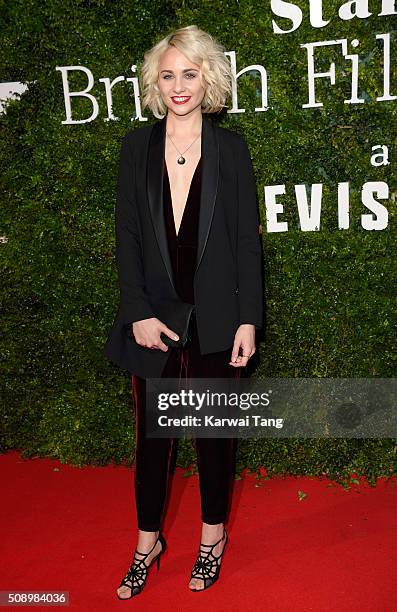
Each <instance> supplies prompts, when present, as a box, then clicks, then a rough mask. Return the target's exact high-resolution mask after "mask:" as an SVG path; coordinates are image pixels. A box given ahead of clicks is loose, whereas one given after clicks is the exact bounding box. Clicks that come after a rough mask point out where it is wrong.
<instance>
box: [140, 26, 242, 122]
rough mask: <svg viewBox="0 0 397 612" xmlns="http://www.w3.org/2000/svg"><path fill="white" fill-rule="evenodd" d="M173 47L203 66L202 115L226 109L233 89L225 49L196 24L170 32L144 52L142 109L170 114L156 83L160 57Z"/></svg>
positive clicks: (201, 76) (141, 78)
mask: <svg viewBox="0 0 397 612" xmlns="http://www.w3.org/2000/svg"><path fill="white" fill-rule="evenodd" d="M170 47H176V48H177V49H179V51H180V52H181V53H183V55H184V56H185V57H187V58H188V59H189V60H190V61H191V62H192V63H193V64H197V66H199V67H200V73H199V75H200V80H201V84H202V86H203V88H204V92H205V93H204V98H203V100H202V102H201V109H202V112H203V113H216V112H218V111H220V110H221V109H222V108H225V107H226V105H225V101H226V98H227V97H228V95H229V94H230V93H231V89H232V75H231V68H230V63H229V61H228V60H227V58H226V56H225V55H224V51H225V48H224V47H223V46H222V45H221V44H220V43H219V42H218V41H217V40H215V39H214V38H213V37H212V36H211V35H210V34H208V33H207V32H204V31H203V30H200V29H199V28H198V27H197V26H195V25H191V26H186V27H185V28H179V29H178V30H175V31H173V32H171V34H168V35H167V36H166V37H165V38H163V39H162V40H160V42H158V43H157V44H156V45H155V46H154V47H152V48H151V49H150V50H149V51H147V52H146V53H145V55H144V62H143V64H142V68H141V70H140V74H139V80H140V87H141V92H142V95H141V100H142V107H143V108H145V107H146V106H148V107H149V108H150V110H151V111H152V113H153V114H154V115H155V116H157V117H160V116H164V115H165V114H166V112H167V107H166V105H165V104H164V102H163V99H162V97H161V94H160V90H159V87H158V85H157V81H158V78H159V63H160V59H161V56H162V54H163V53H164V52H165V51H166V50H167V49H169V48H170Z"/></svg>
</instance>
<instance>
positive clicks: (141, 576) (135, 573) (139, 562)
mask: <svg viewBox="0 0 397 612" xmlns="http://www.w3.org/2000/svg"><path fill="white" fill-rule="evenodd" d="M159 540H160V542H161V551H160V552H159V553H158V555H156V556H155V557H153V559H152V560H151V562H150V565H146V563H145V559H146V558H147V557H148V555H150V553H151V552H152V551H153V550H154V548H155V546H156V544H157V542H158V541H159ZM166 548H167V544H166V541H165V539H164V536H163V534H162V533H161V532H159V535H158V538H157V540H156V541H155V543H154V544H153V546H152V548H151V549H150V550H149V552H147V553H141V552H139V550H137V549H136V550H135V553H134V559H133V561H132V564H131V566H130V569H129V570H128V572H127V573H126V575H125V576H124V578H123V580H122V581H121V583H120V585H119V587H118V588H120V587H122V586H126V587H128V588H129V589H130V590H131V595H130V596H129V597H120V595H119V594H118V593H116V594H117V597H118V598H119V599H131V597H134V596H135V595H139V593H141V591H142V590H143V588H144V586H145V584H146V578H147V576H148V572H149V568H150V567H151V566H152V565H153V563H154V561H157V570H159V569H160V558H161V555H162V554H163V553H164V551H165V550H166ZM137 555H142V558H141V559H139V557H138V556H137ZM134 580H135V581H136V582H137V583H138V584H134Z"/></svg>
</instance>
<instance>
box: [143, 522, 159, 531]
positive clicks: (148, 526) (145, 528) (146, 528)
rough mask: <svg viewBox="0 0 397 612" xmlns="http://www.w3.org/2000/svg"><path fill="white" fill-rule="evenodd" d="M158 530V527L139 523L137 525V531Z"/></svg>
mask: <svg viewBox="0 0 397 612" xmlns="http://www.w3.org/2000/svg"><path fill="white" fill-rule="evenodd" d="M160 528H161V526H160V525H146V524H145V525H142V524H141V523H138V529H140V530H141V531H160Z"/></svg>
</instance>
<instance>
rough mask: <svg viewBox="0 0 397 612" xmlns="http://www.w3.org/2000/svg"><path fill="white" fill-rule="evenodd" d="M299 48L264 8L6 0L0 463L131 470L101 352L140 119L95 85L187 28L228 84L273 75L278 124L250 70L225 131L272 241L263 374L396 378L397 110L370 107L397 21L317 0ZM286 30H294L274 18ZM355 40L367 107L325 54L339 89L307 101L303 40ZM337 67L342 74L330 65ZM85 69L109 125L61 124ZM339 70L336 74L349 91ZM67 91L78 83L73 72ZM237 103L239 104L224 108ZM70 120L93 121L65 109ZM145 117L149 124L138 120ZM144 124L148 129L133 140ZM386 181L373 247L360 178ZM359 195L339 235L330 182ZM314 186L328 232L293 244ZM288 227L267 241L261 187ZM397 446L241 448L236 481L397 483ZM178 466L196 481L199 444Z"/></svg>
mask: <svg viewBox="0 0 397 612" xmlns="http://www.w3.org/2000/svg"><path fill="white" fill-rule="evenodd" d="M295 4H297V5H299V6H300V7H301V8H302V10H303V13H304V20H303V23H302V25H301V26H300V27H299V29H298V30H296V31H295V32H293V33H290V34H284V35H276V34H274V33H273V31H272V19H273V18H274V16H273V15H272V13H271V10H270V2H262V3H258V2H254V1H252V0H242V1H240V2H237V1H235V2H222V1H220V2H215V1H212V0H201V1H187V2H182V3H181V2H165V1H161V0H154V1H153V0H150V2H149V1H146V0H140V1H139V2H127V1H126V0H121V1H119V0H118V1H117V2H113V1H108V0H93V1H90V2H89V1H85V2H83V1H81V0H74V1H73V2H71V1H70V0H62V1H60V0H47V2H44V3H43V2H38V1H37V0H24V1H22V0H15V1H14V2H12V3H7V4H3V7H2V11H1V17H0V20H1V21H0V25H1V31H2V34H3V41H4V42H3V45H2V48H1V50H0V54H1V67H2V71H1V73H2V80H3V81H22V82H29V83H30V85H29V89H28V91H27V92H25V93H24V94H23V95H22V96H21V97H20V99H19V100H17V101H12V102H10V103H9V104H8V106H7V113H6V114H5V115H3V116H2V117H1V149H0V156H1V157H0V159H1V170H2V172H1V176H2V179H1V180H2V188H3V189H2V193H3V195H2V215H1V223H2V229H1V234H2V235H5V236H6V237H7V238H8V241H7V242H4V243H3V244H1V245H0V246H1V262H2V278H3V283H2V284H3V291H2V298H3V299H2V301H3V329H4V333H3V335H2V343H1V357H2V362H3V373H2V377H1V392H2V398H3V408H2V412H3V414H2V435H1V449H2V451H3V452H4V451H6V450H7V449H10V448H19V449H21V450H22V451H23V454H24V456H26V457H30V456H33V455H48V456H54V457H59V458H60V459H61V460H62V461H71V462H73V463H74V464H76V465H84V464H86V463H96V464H106V463H109V462H111V461H114V462H116V463H120V462H127V464H130V463H131V461H133V458H134V413H133V406H132V402H131V393H130V392H131V388H130V380H129V378H128V376H127V375H126V374H125V373H123V372H122V371H120V370H118V368H116V367H115V366H113V365H112V364H110V363H108V362H107V361H106V360H105V358H104V357H103V355H102V348H103V344H104V342H105V339H106V334H107V331H108V329H109V327H110V325H111V323H112V321H113V317H114V315H115V310H116V308H117V301H118V289H117V279H116V268H115V261H114V216H113V215H114V205H115V191H116V174H117V164H118V155H119V146H120V139H121V137H122V136H123V135H124V134H125V133H126V132H127V131H128V130H129V129H131V127H132V125H133V124H132V123H131V117H133V116H134V113H135V108H134V102H133V98H132V95H131V92H132V89H131V86H130V85H129V84H121V85H120V86H117V87H116V88H115V89H114V90H113V93H114V102H113V112H114V114H115V115H116V116H117V117H118V120H117V121H105V120H104V118H105V117H106V107H105V96H104V88H103V85H102V84H101V83H100V82H99V81H98V79H99V78H102V77H105V76H107V77H109V78H110V79H113V78H115V77H117V76H119V75H125V76H128V77H131V76H134V75H133V74H132V73H131V65H133V64H136V65H137V66H138V70H139V66H140V65H141V63H142V59H143V53H144V51H145V50H146V49H148V48H149V47H150V46H152V45H153V44H154V42H155V41H157V40H158V39H159V38H161V37H162V36H164V35H165V34H167V33H168V32H169V31H170V30H171V29H174V28H176V27H180V26H185V25H189V24H193V23H194V24H196V25H198V26H199V27H201V28H203V29H204V30H207V31H208V32H210V33H211V34H213V35H214V36H216V37H217V38H218V39H219V40H220V41H221V42H222V43H223V44H224V46H225V48H226V49H227V50H228V51H235V52H236V58H237V68H238V70H240V69H241V68H243V67H245V66H248V65H251V64H256V63H258V64H262V65H263V66H265V67H266V69H267V71H268V75H269V110H268V111H266V112H262V113H260V112H255V111H254V109H255V107H256V106H259V105H260V97H259V96H260V92H259V81H258V77H257V75H256V73H251V74H246V75H243V76H242V77H241V78H239V81H238V95H239V98H238V99H239V107H240V108H244V109H246V110H245V113H237V114H229V115H224V116H223V117H222V120H221V124H222V125H223V126H225V127H228V128H230V129H233V130H236V131H238V132H240V133H242V134H244V136H245V137H246V139H247V141H248V143H249V148H250V152H251V155H252V159H253V163H254V168H255V173H256V178H257V186H258V194H259V198H260V206H261V219H262V226H263V228H264V231H263V234H262V238H263V246H264V254H265V258H264V274H265V282H266V329H265V333H264V334H262V336H261V337H260V338H259V341H260V344H259V351H258V356H260V361H256V362H254V365H253V371H251V373H252V374H253V375H254V376H257V377H394V376H395V374H396V367H397V350H396V330H397V325H396V323H397V306H396V304H397V302H396V297H397V290H396V247H397V240H396V232H395V223H396V206H395V195H396V191H397V189H396V173H395V156H396V154H397V152H396V138H395V126H396V103H395V102H393V101H390V102H383V103H382V102H376V101H375V98H376V96H379V95H381V91H382V57H383V46H382V44H381V42H380V41H379V40H378V41H377V40H376V38H375V35H376V34H377V33H387V32H390V33H391V49H392V51H391V54H392V58H391V63H392V73H391V84H392V85H391V87H392V90H393V91H392V93H396V91H397V79H396V65H397V64H396V55H397V51H396V49H397V41H396V30H395V19H393V17H378V16H377V12H378V10H379V2H375V1H374V2H372V3H371V2H370V10H372V11H373V13H374V14H373V15H372V16H371V17H369V18H368V19H354V20H351V21H341V20H340V19H338V18H337V9H338V7H339V6H340V4H341V2H338V1H335V0H325V1H324V2H323V5H324V15H325V16H326V18H331V17H332V20H331V23H330V24H329V25H327V26H326V27H324V28H321V29H319V28H316V29H315V28H313V27H312V26H311V25H310V23H309V19H308V2H306V1H302V0H301V1H298V0H296V1H295ZM277 23H278V25H279V26H280V27H284V28H287V27H290V22H288V21H287V20H282V19H280V18H277ZM339 38H347V39H348V40H349V41H351V40H352V39H353V38H357V39H358V40H359V41H360V45H359V47H358V49H357V50H356V51H353V50H352V51H351V52H357V53H358V52H359V53H360V71H361V74H360V88H359V94H360V95H361V96H362V97H364V98H365V104H356V105H349V104H344V100H345V99H347V98H349V97H350V81H349V75H350V73H351V70H350V68H349V62H347V61H345V62H343V61H342V59H341V56H340V54H339V56H338V54H337V53H336V52H335V50H331V49H325V50H322V52H321V54H319V60H318V63H317V65H316V66H317V70H320V69H324V70H328V69H329V63H330V61H335V63H336V69H337V71H338V79H337V84H336V85H334V86H332V87H331V86H330V85H329V82H327V81H325V80H323V82H321V83H318V84H317V85H316V89H317V98H318V99H319V100H321V101H323V102H324V106H323V107H322V108H313V109H302V104H304V103H306V102H307V97H308V93H307V73H306V72H307V67H306V51H305V50H304V49H302V48H301V47H300V44H302V43H307V42H312V41H319V40H333V39H339ZM338 57H339V59H338ZM65 65H84V66H86V67H87V68H89V69H90V70H91V71H92V73H93V74H94V78H95V85H94V89H93V92H92V93H94V95H95V96H96V98H97V100H98V102H99V106H100V112H99V115H98V117H97V119H96V120H95V121H92V122H91V123H86V124H81V125H63V124H62V121H64V120H65V109H64V101H63V90H62V81H61V74H60V72H59V71H57V70H56V66H65ZM341 70H344V71H345V76H344V77H341V76H340V75H341ZM71 85H72V87H73V89H79V88H80V86H81V87H85V78H82V76H81V75H74V77H73V78H72V79H71ZM230 104H231V103H230ZM72 109H73V117H74V118H83V117H86V116H89V114H90V113H91V106H90V104H89V103H88V102H87V101H85V100H73V101H72ZM144 114H145V117H148V119H149V121H150V122H152V121H153V120H154V118H153V117H152V116H151V115H150V113H148V111H146V112H145V113H144ZM139 125H141V124H139V122H138V123H137V127H139ZM375 144H385V145H388V146H389V148H390V156H391V158H390V162H391V163H390V164H389V165H386V166H383V167H379V168H374V167H372V166H371V164H370V161H369V160H370V156H371V146H373V145H375ZM370 180H382V181H385V182H386V183H387V184H388V185H389V189H390V194H391V197H390V200H389V202H387V203H386V206H387V208H388V211H389V224H388V227H387V228H386V229H384V230H382V231H372V232H371V231H365V230H363V229H362V228H361V227H360V225H359V219H360V215H361V214H362V213H365V212H368V211H367V210H366V209H364V207H363V206H362V204H361V201H360V193H361V188H362V185H363V184H364V183H365V182H366V181H370ZM342 181H349V182H350V193H351V215H352V216H351V219H352V222H351V226H350V229H348V230H343V231H342V230H339V229H338V228H337V201H336V194H337V183H338V182H342ZM319 182H320V183H323V191H324V194H323V195H324V197H323V205H322V209H323V214H322V224H321V228H320V230H319V231H318V232H302V231H300V229H299V223H298V217H297V206H296V202H295V197H294V185H297V184H307V185H310V184H312V183H319ZM284 183H285V185H286V195H285V196H284V197H283V203H284V206H285V213H284V215H283V216H282V217H283V219H282V220H286V221H288V223H289V228H290V229H289V231H288V232H284V233H268V232H267V231H266V217H265V205H264V195H263V190H264V186H265V185H273V184H284ZM395 451H396V440H393V439H368V440H354V439H323V440H311V439H305V440H304V439H302V440H299V439H280V440H262V441H258V440H255V441H254V440H244V441H243V440H241V441H240V444H239V449H238V455H237V461H238V462H237V470H238V472H240V470H241V468H243V467H244V466H247V467H248V468H249V469H251V470H255V471H257V470H258V469H259V468H260V467H261V466H265V467H266V469H267V472H268V474H269V475H271V474H276V473H290V474H312V475H316V474H327V475H329V476H331V477H333V478H336V479H337V480H339V481H342V482H344V483H348V482H349V479H350V478H351V474H352V473H354V474H355V475H365V476H366V477H367V478H368V480H369V482H370V483H373V482H375V479H376V477H377V476H379V475H391V474H393V473H395V467H396V452H395ZM178 464H179V465H181V466H184V467H187V466H189V465H193V466H194V465H195V455H194V450H193V447H192V445H191V444H190V443H189V441H185V442H183V443H182V442H181V443H180V444H179V451H178Z"/></svg>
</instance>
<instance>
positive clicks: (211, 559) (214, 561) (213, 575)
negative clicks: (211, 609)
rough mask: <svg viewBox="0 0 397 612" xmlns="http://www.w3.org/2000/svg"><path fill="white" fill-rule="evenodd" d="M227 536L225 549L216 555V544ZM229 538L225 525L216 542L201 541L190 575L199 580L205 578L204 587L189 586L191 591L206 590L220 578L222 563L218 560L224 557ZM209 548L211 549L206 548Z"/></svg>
mask: <svg viewBox="0 0 397 612" xmlns="http://www.w3.org/2000/svg"><path fill="white" fill-rule="evenodd" d="M225 536H226V540H225V544H224V546H223V550H222V552H221V554H220V555H219V557H215V555H214V554H213V552H212V551H213V549H214V548H215V546H216V545H217V544H219V542H221V541H222V540H223V539H224V538H225ZM228 539H229V538H228V535H227V532H226V529H225V527H223V536H222V537H221V539H220V540H218V541H217V542H215V544H203V543H202V542H200V546H199V554H198V557H197V559H196V562H195V564H194V566H193V569H192V573H191V575H190V579H192V578H198V579H199V580H204V587H203V588H202V589H190V587H189V589H190V590H191V591H193V592H195V591H196V592H197V591H205V589H208V588H209V587H210V586H212V585H213V584H214V582H216V581H217V580H218V578H219V574H220V571H221V565H220V563H218V561H219V559H221V558H222V555H223V553H224V552H225V548H226V544H227V542H228ZM204 547H205V548H204ZM207 548H208V549H209V550H206V549H207ZM202 553H204V555H205V556H203V554H202Z"/></svg>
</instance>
